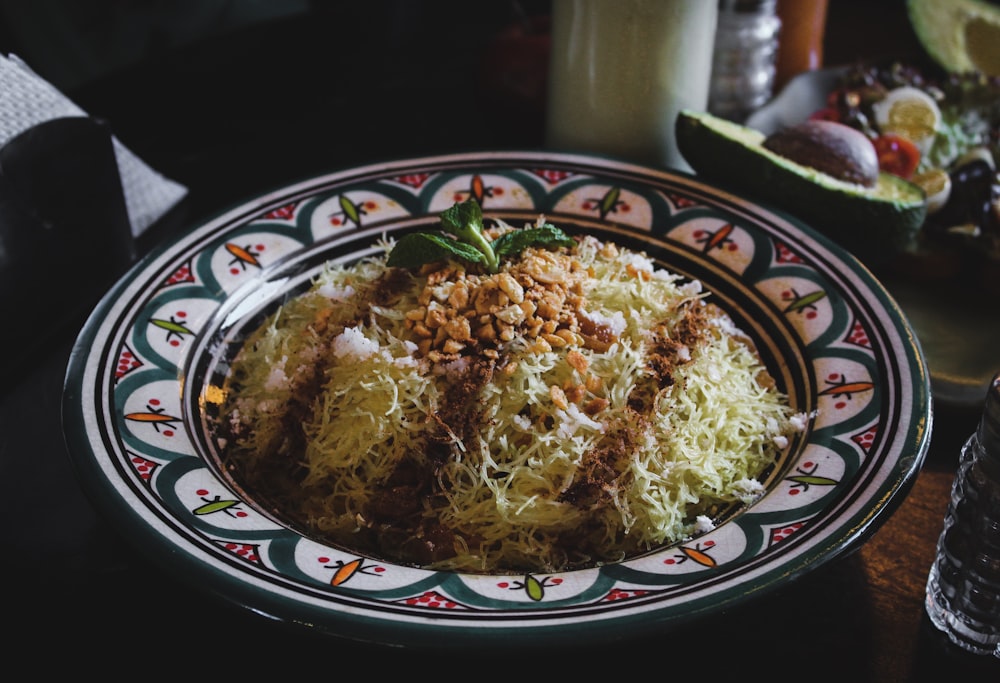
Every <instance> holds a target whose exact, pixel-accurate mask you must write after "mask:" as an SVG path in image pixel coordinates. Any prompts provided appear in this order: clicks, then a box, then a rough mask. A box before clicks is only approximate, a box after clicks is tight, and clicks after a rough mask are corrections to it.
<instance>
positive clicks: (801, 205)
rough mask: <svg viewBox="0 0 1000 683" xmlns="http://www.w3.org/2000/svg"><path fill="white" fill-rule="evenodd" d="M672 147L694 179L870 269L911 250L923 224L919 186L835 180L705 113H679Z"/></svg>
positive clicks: (895, 180)
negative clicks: (768, 212)
mask: <svg viewBox="0 0 1000 683" xmlns="http://www.w3.org/2000/svg"><path fill="white" fill-rule="evenodd" d="M675 129H676V136H677V147H678V149H679V150H680V152H681V155H683V157H684V159H685V160H686V161H687V162H688V163H689V164H690V165H691V167H692V168H693V169H694V170H695V172H696V173H697V174H698V175H700V176H702V177H704V178H705V179H707V180H710V181H712V182H715V183H718V184H719V185H722V186H725V187H727V188H729V189H731V190H732V191H735V192H738V193H740V194H743V195H745V196H746V197H748V198H750V199H755V200H758V201H761V202H764V203H767V204H769V205H771V206H774V207H775V208H778V209H780V210H783V211H785V212H787V213H789V214H792V215H793V216H795V217H796V218H799V219H800V220H802V221H803V222H805V223H806V224H807V225H809V226H810V227H812V228H815V229H816V230H818V231H819V232H821V233H823V234H824V235H826V236H827V237H829V238H830V239H832V240H833V241H834V242H837V243H838V244H840V245H841V246H843V247H844V248H846V249H847V250H848V251H851V252H852V253H853V254H854V255H855V256H857V257H858V258H859V259H861V260H862V261H864V262H865V263H866V264H867V265H869V266H870V267H874V266H877V265H879V264H882V263H885V262H886V261H888V260H889V259H891V258H892V257H893V256H894V255H896V254H898V253H899V252H900V251H902V250H904V249H907V248H910V247H912V245H913V244H914V242H915V238H916V237H917V234H918V233H919V231H920V227H921V226H922V225H923V223H924V219H925V218H926V216H927V200H926V196H925V194H924V191H923V190H922V189H921V188H920V187H919V186H917V185H915V184H913V183H911V182H909V181H907V180H904V179H902V178H900V177H898V176H895V175H891V174H889V173H884V172H881V173H879V174H878V180H877V182H876V184H875V185H874V187H870V188H869V187H865V186H863V185H857V184H853V183H848V182H844V181H842V180H838V179H837V178H834V177H833V176H830V175H827V174H826V173H823V172H821V171H818V170H816V169H814V168H811V167H809V166H804V165H802V164H799V163H796V162H794V161H792V160H790V159H787V158H785V157H782V156H779V155H777V154H775V153H774V152H772V151H770V150H768V149H765V148H764V147H763V142H764V140H765V135H764V134H763V133H761V132H760V131H757V130H754V129H753V128H747V127H746V126H741V125H739V124H737V123H734V122H732V121H728V120H726V119H723V118H719V117H717V116H713V115H712V114H709V113H706V112H698V111H693V110H690V109H685V110H682V111H681V112H680V113H679V114H678V116H677V120H676V124H675Z"/></svg>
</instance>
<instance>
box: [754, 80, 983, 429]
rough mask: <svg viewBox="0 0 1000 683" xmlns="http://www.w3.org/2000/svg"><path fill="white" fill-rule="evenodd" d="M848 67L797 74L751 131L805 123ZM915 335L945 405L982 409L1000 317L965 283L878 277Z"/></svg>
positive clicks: (764, 109) (760, 113)
mask: <svg viewBox="0 0 1000 683" xmlns="http://www.w3.org/2000/svg"><path fill="white" fill-rule="evenodd" d="M845 71H846V67H831V68H827V69H819V70H816V71H810V72H807V73H804V74H801V75H799V76H796V77H795V78H793V79H792V80H791V81H789V82H788V85H786V86H785V88H784V89H783V90H782V91H781V93H780V94H779V95H778V97H776V98H774V99H773V100H771V102H769V103H768V104H766V105H765V106H763V107H761V108H760V109H758V110H757V111H756V112H754V113H753V114H752V115H751V116H750V118H748V119H747V121H746V125H747V126H749V127H750V128H754V129H756V130H759V131H761V132H762V133H764V134H770V133H773V132H775V131H777V130H780V129H781V128H783V127H786V126H792V125H795V124H797V123H801V122H802V121H804V120H805V119H806V118H808V116H809V115H810V114H812V113H813V112H815V111H816V110H818V109H820V108H822V107H824V106H825V105H826V97H827V94H828V93H830V92H831V91H832V90H833V89H834V87H835V86H836V83H837V80H838V78H840V76H841V75H842V74H843V73H844V72H845ZM880 278H881V281H882V283H883V285H885V287H886V289H887V290H888V291H889V293H890V294H891V295H892V296H893V298H895V299H896V301H897V302H898V303H899V305H900V306H901V307H902V309H903V311H904V313H905V314H906V316H907V318H908V320H909V322H910V324H911V325H912V326H913V329H914V330H915V331H916V333H917V337H918V338H919V340H920V343H921V347H922V348H923V350H924V352H925V354H926V357H927V364H928V366H929V368H930V374H931V386H932V388H933V393H934V398H935V399H936V400H938V401H940V402H941V403H942V404H944V403H948V404H951V405H954V406H958V407H960V408H966V407H968V408H975V409H976V410H979V409H980V407H981V406H982V404H983V400H984V399H985V398H986V391H987V389H988V388H989V385H990V380H991V379H992V378H993V374H994V373H995V372H996V371H997V369H998V368H1000V346H998V345H997V343H996V340H997V339H998V338H1000V315H996V314H995V313H993V314H992V315H991V314H990V313H989V312H985V311H984V310H983V307H982V299H981V297H980V296H975V295H972V296H970V291H969V287H968V286H967V285H964V284H961V283H957V282H956V283H948V282H940V281H936V282H934V283H933V284H927V283H923V282H919V281H916V280H909V279H905V278H903V277H902V276H891V275H889V274H883V275H880Z"/></svg>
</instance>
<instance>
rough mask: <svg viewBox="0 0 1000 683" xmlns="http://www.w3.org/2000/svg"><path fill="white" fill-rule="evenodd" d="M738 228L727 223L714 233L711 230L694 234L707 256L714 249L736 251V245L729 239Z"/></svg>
mask: <svg viewBox="0 0 1000 683" xmlns="http://www.w3.org/2000/svg"><path fill="white" fill-rule="evenodd" d="M735 229H736V228H735V227H734V226H733V224H732V223H726V224H725V225H723V226H722V227H721V228H719V229H718V230H716V231H715V232H712V231H711V230H698V231H696V232H695V234H694V238H695V241H696V242H699V243H700V244H702V245H703V246H702V249H701V250H702V252H703V253H705V254H707V253H708V252H710V251H712V250H713V249H729V250H731V251H734V250H735V249H736V248H737V246H736V243H735V242H733V241H732V240H731V239H729V237H730V235H732V234H733V230H735Z"/></svg>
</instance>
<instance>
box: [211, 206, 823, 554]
mask: <svg viewBox="0 0 1000 683" xmlns="http://www.w3.org/2000/svg"><path fill="white" fill-rule="evenodd" d="M542 226H545V227H547V228H551V227H552V226H550V225H548V224H546V223H544V217H541V218H539V220H538V221H537V222H536V223H535V224H534V228H533V227H532V226H531V225H530V224H529V225H526V226H525V227H524V228H523V230H525V231H528V232H531V231H533V230H537V229H538V228H541V227H542ZM519 230H521V229H518V228H514V227H512V226H511V225H508V224H507V223H505V222H504V221H502V220H499V219H493V220H491V221H490V225H489V227H485V228H484V229H483V230H482V236H483V237H484V239H486V240H487V242H492V243H493V244H494V245H496V244H499V242H498V241H497V240H498V239H499V238H500V237H501V236H502V235H506V234H510V236H516V235H514V233H517V232H518V231H519ZM526 234H527V233H526ZM440 239H452V238H448V237H443V238H440ZM381 246H382V247H384V249H385V252H386V253H385V255H379V256H376V257H370V258H366V259H364V260H361V261H359V262H357V263H354V264H351V265H334V264H328V265H326V266H325V267H324V269H323V271H322V272H321V273H320V274H319V275H318V276H317V277H316V278H315V281H314V282H313V283H312V286H311V288H310V289H309V290H308V291H307V292H306V293H304V294H301V295H298V296H296V297H295V298H293V299H291V300H289V301H287V302H286V303H285V304H284V305H282V306H281V308H280V310H278V311H277V312H275V313H274V314H273V315H271V316H270V317H269V318H268V319H267V321H266V322H265V323H264V324H263V325H262V326H260V327H259V328H258V329H256V330H255V331H254V332H253V333H252V335H251V336H250V338H249V339H248V340H247V341H246V343H245V345H244V346H243V348H242V349H241V351H240V352H239V354H238V355H237V357H236V358H235V359H234V361H233V364H232V369H231V372H230V376H229V379H228V380H227V399H226V404H225V411H224V414H225V415H226V424H224V425H223V426H222V429H221V436H222V437H224V438H223V440H222V443H223V444H224V446H223V448H222V449H221V451H222V460H223V465H224V467H225V468H226V469H227V470H228V472H229V476H231V477H232V479H233V480H234V481H235V482H237V483H238V484H239V485H240V486H241V487H242V488H243V489H244V490H245V491H247V492H249V493H250V494H251V497H252V498H253V499H254V500H256V501H258V503H259V504H261V505H262V506H263V507H265V508H267V509H269V510H270V511H271V513H272V514H273V515H275V516H276V517H278V518H280V519H282V520H285V521H286V523H288V524H290V525H291V526H293V527H295V528H297V529H299V530H300V531H301V532H302V533H305V534H306V535H309V536H310V537H312V538H315V539H318V540H321V541H323V542H328V543H331V544H335V545H337V546H339V547H343V548H346V549H349V550H352V551H354V552H358V553H363V554H369V555H372V556H374V557H377V558H381V559H383V560H386V561H392V562H397V563H402V564H408V565H416V566H423V567H429V568H439V569H454V570H461V571H467V572H474V573H495V572H504V571H534V572H545V571H559V570H567V569H573V568H579V567H586V566H594V565H597V564H601V563H608V562H616V561H620V560H623V559H626V558H629V557H632V556H635V555H637V554H640V553H643V552H645V551H648V550H650V549H654V548H656V547H658V546H662V545H663V544H668V543H674V542H677V541H680V540H683V539H686V538H689V537H691V536H693V535H696V534H698V533H701V532H704V531H707V530H710V529H711V528H712V527H713V525H714V523H715V521H714V520H717V519H718V515H719V514H721V513H722V512H724V511H725V510H732V509H734V508H739V507H740V506H746V505H750V504H752V503H753V502H754V501H755V500H757V499H758V498H759V497H760V496H761V495H762V493H763V490H764V488H763V485H762V483H761V476H762V474H763V473H764V472H765V471H766V470H767V468H768V467H769V466H771V465H773V463H775V461H776V459H777V457H778V456H779V455H780V453H781V452H782V450H783V449H784V448H786V447H787V446H788V443H789V437H790V436H791V435H792V434H793V433H795V432H797V431H801V430H802V429H803V426H804V425H803V422H804V420H803V416H802V415H800V414H796V413H795V412H794V410H793V409H792V408H791V407H790V406H789V405H788V401H787V397H786V396H785V395H784V394H783V393H782V392H780V391H779V390H778V388H777V387H776V386H775V383H774V381H773V379H772V377H771V376H770V375H769V373H768V371H767V369H766V368H765V367H764V365H763V364H762V361H761V359H760V357H759V355H758V354H757V352H756V350H755V347H754V345H753V343H752V341H751V340H750V339H749V338H748V337H747V336H746V335H745V334H743V333H742V332H741V331H740V330H739V329H737V327H736V326H735V325H734V324H733V321H732V320H731V319H730V318H729V317H728V316H727V315H726V314H725V313H724V312H723V311H722V310H721V309H720V308H718V307H717V306H715V305H714V304H712V303H711V302H709V301H707V299H708V298H709V297H708V293H707V292H705V291H703V288H702V286H701V284H700V282H698V281H691V280H685V279H683V278H681V277H679V276H677V275H675V274H672V273H670V272H668V271H667V270H665V269H663V268H659V267H657V266H656V265H655V264H654V262H653V261H652V260H651V259H650V258H648V257H647V256H646V255H645V254H644V253H642V252H636V251H630V250H628V249H626V248H623V247H620V246H617V245H616V244H614V243H611V242H606V241H604V242H602V241H600V240H598V239H596V238H594V237H592V236H577V237H573V238H569V237H565V236H563V238H561V239H560V240H559V242H558V245H554V244H551V243H550V244H544V245H537V244H535V245H529V246H526V247H524V248H523V249H521V250H519V251H518V252H517V253H516V254H513V255H511V254H508V255H507V257H506V258H504V259H502V260H499V262H498V263H496V267H495V268H494V269H492V270H495V272H491V269H489V268H486V267H483V266H482V265H481V264H478V263H475V262H472V261H467V260H463V259H462V258H458V257H453V258H440V259H438V260H433V261H429V262H426V263H423V264H421V265H417V266H412V267H401V266H398V265H390V264H391V263H392V261H393V259H392V258H391V254H390V251H391V250H392V249H393V247H394V246H395V248H397V249H398V248H400V247H401V246H402V245H401V244H395V243H394V242H392V241H388V240H384V241H383V242H382V243H381Z"/></svg>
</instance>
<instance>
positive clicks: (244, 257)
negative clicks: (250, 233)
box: [226, 242, 261, 270]
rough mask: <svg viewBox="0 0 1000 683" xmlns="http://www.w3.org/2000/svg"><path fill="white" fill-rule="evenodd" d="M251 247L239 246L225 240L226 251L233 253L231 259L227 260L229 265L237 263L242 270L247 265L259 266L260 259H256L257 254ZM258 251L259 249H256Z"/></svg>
mask: <svg viewBox="0 0 1000 683" xmlns="http://www.w3.org/2000/svg"><path fill="white" fill-rule="evenodd" d="M252 249H253V247H250V246H246V247H241V246H238V245H236V244H233V243H232V242H226V251H228V252H229V253H230V254H232V255H233V260H232V261H230V262H229V265H235V264H237V263H238V264H239V265H240V266H241V267H243V269H244V270H245V269H246V267H247V266H248V265H250V266H256V267H257V268H260V261H258V260H257V254H256V253H254V252H253V250H252ZM258 251H261V250H260V249H258Z"/></svg>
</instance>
